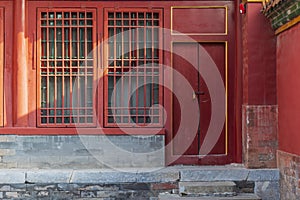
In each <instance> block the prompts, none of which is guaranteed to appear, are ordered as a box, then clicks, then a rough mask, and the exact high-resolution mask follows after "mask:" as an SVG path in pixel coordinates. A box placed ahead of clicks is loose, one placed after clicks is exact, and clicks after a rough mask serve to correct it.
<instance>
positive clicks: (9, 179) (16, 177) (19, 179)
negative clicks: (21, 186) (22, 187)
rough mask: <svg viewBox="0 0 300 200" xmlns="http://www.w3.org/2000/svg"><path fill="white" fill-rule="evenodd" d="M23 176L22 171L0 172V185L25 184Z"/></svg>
mask: <svg viewBox="0 0 300 200" xmlns="http://www.w3.org/2000/svg"><path fill="white" fill-rule="evenodd" d="M25 174H26V173H25V171H24V170H10V169H8V170H1V171H0V184H16V183H25Z"/></svg>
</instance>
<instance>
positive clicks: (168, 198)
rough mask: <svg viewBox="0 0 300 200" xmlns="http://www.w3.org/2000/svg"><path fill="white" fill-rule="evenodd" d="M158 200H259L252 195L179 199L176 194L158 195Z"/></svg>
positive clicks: (259, 199)
mask: <svg viewBox="0 0 300 200" xmlns="http://www.w3.org/2000/svg"><path fill="white" fill-rule="evenodd" d="M158 200H261V198H259V197H258V196H256V195H254V194H239V195H237V196H234V197H181V196H179V195H177V194H160V195H159V196H158Z"/></svg>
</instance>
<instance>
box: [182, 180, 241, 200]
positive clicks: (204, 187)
mask: <svg viewBox="0 0 300 200" xmlns="http://www.w3.org/2000/svg"><path fill="white" fill-rule="evenodd" d="M179 194H181V195H186V196H234V195H236V184H235V183H234V182H232V181H210V182H179Z"/></svg>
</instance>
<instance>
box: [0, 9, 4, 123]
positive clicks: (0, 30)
mask: <svg viewBox="0 0 300 200" xmlns="http://www.w3.org/2000/svg"><path fill="white" fill-rule="evenodd" d="M0 41H1V42H0V80H1V82H0V126H3V125H4V123H3V121H4V117H3V115H4V108H3V100H4V95H3V86H4V81H3V80H4V79H3V71H4V64H5V62H4V59H5V58H4V56H5V54H4V42H5V41H4V8H3V7H0Z"/></svg>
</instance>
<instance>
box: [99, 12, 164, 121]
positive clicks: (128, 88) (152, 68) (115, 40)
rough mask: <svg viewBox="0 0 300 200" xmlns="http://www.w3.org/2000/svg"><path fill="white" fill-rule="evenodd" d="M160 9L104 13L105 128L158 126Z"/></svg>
mask: <svg viewBox="0 0 300 200" xmlns="http://www.w3.org/2000/svg"><path fill="white" fill-rule="evenodd" d="M161 26H162V20H161V12H160V10H155V9H153V10H146V9H145V10H143V9H139V10H128V9H124V10H122V9H118V10H117V11H115V10H106V12H105V39H106V41H107V46H106V47H107V48H106V52H107V55H106V59H107V62H106V65H107V68H108V69H107V70H106V71H107V74H106V77H105V85H106V86H105V87H106V88H107V90H106V91H105V125H106V126H125V127H126V126H130V127H132V126H145V125H147V126H149V125H150V126H159V125H161V120H162V115H161V110H160V107H159V104H162V95H161V94H162V92H161V89H160V86H159V84H160V82H161V77H162V76H161V69H160V64H161V62H162V55H161V51H160V49H161V48H160V45H161V42H160V37H159V36H160V34H161V29H160V27H161Z"/></svg>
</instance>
